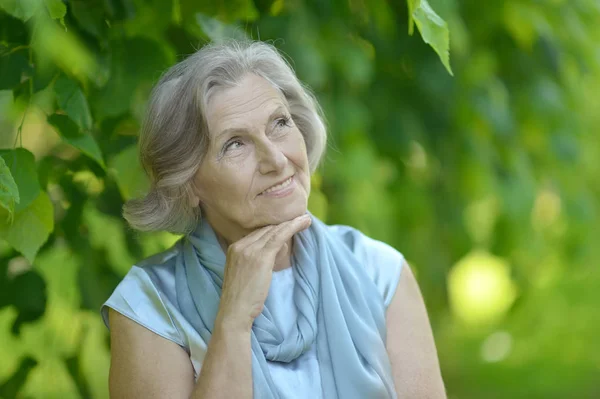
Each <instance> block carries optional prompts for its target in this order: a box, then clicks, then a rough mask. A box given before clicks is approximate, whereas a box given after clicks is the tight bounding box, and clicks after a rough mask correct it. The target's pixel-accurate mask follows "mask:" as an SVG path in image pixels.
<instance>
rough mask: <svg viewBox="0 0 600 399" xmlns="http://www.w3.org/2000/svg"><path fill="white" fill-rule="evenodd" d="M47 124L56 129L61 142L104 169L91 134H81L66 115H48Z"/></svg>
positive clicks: (100, 154) (99, 152) (98, 150)
mask: <svg viewBox="0 0 600 399" xmlns="http://www.w3.org/2000/svg"><path fill="white" fill-rule="evenodd" d="M48 123H50V124H51V125H52V126H53V127H54V128H55V129H56V131H57V132H58V134H59V135H60V136H61V137H62V138H63V140H65V141H66V142H67V143H69V144H71V145H72V146H73V147H75V148H77V149H78V150H80V151H81V152H83V153H84V154H85V155H87V156H89V157H90V158H92V159H93V160H94V161H96V162H98V164H100V165H101V166H102V167H104V160H103V159H102V153H101V151H100V147H98V144H97V143H96V140H94V137H92V135H91V134H88V133H85V132H82V131H81V130H80V129H79V126H77V124H76V123H75V122H73V121H72V120H71V119H70V118H69V117H68V116H66V115H61V114H54V115H50V116H49V117H48Z"/></svg>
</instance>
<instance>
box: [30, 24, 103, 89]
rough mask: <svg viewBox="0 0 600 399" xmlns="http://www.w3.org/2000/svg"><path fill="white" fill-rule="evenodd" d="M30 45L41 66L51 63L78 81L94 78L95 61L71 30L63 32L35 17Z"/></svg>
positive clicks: (96, 67)
mask: <svg viewBox="0 0 600 399" xmlns="http://www.w3.org/2000/svg"><path fill="white" fill-rule="evenodd" d="M31 45H32V47H33V48H34V49H35V51H36V53H37V54H38V55H39V56H40V62H42V64H43V63H46V64H47V63H49V62H52V63H54V64H56V65H57V66H58V67H60V68H61V69H62V70H63V71H65V72H66V73H67V74H69V75H71V76H76V77H77V78H78V79H79V80H85V79H94V78H96V72H97V69H98V66H97V65H96V60H95V58H94V57H93V55H92V54H91V52H90V50H89V49H88V48H87V47H86V46H84V44H83V43H82V42H81V41H80V40H79V38H78V37H76V36H75V34H74V33H73V30H65V29H64V28H63V27H60V26H59V25H58V23H57V22H55V21H53V20H51V19H49V18H47V17H44V16H40V17H36V29H35V31H34V32H33V41H32V44H31Z"/></svg>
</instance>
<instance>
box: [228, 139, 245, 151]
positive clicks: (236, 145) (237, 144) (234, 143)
mask: <svg viewBox="0 0 600 399" xmlns="http://www.w3.org/2000/svg"><path fill="white" fill-rule="evenodd" d="M241 146H242V142H241V141H240V140H234V141H231V142H229V143H228V144H227V145H226V146H225V151H228V150H235V149H238V148H240V147H241Z"/></svg>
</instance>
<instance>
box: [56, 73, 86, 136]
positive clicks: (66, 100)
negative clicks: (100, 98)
mask: <svg viewBox="0 0 600 399" xmlns="http://www.w3.org/2000/svg"><path fill="white" fill-rule="evenodd" d="M54 92H55V93H56V99H57V101H58V106H59V107H60V109H62V110H63V111H65V113H66V114H67V115H68V116H69V117H70V118H71V119H72V120H73V122H75V123H77V125H78V126H79V127H80V128H81V129H84V130H90V129H91V128H92V115H91V114H90V108H89V106H88V103H87V99H86V98H85V95H84V94H83V91H81V89H80V88H79V85H78V84H77V83H76V82H75V81H73V80H71V79H69V78H67V77H66V76H64V75H63V76H61V77H60V78H58V79H57V80H56V83H55V84H54Z"/></svg>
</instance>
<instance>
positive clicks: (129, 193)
mask: <svg viewBox="0 0 600 399" xmlns="http://www.w3.org/2000/svg"><path fill="white" fill-rule="evenodd" d="M109 169H110V170H111V172H112V174H113V175H114V177H115V179H116V181H117V186H119V191H120V192H121V195H122V196H123V199H125V200H128V199H131V198H134V197H137V196H139V195H141V194H143V193H145V192H146V191H148V187H149V182H148V177H147V176H146V173H145V172H144V169H143V168H142V166H141V164H140V159H139V157H138V149H137V146H135V145H133V146H130V147H129V148H126V149H125V150H123V151H121V152H120V153H118V154H117V155H115V156H114V157H113V158H112V159H111V160H110V162H109Z"/></svg>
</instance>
